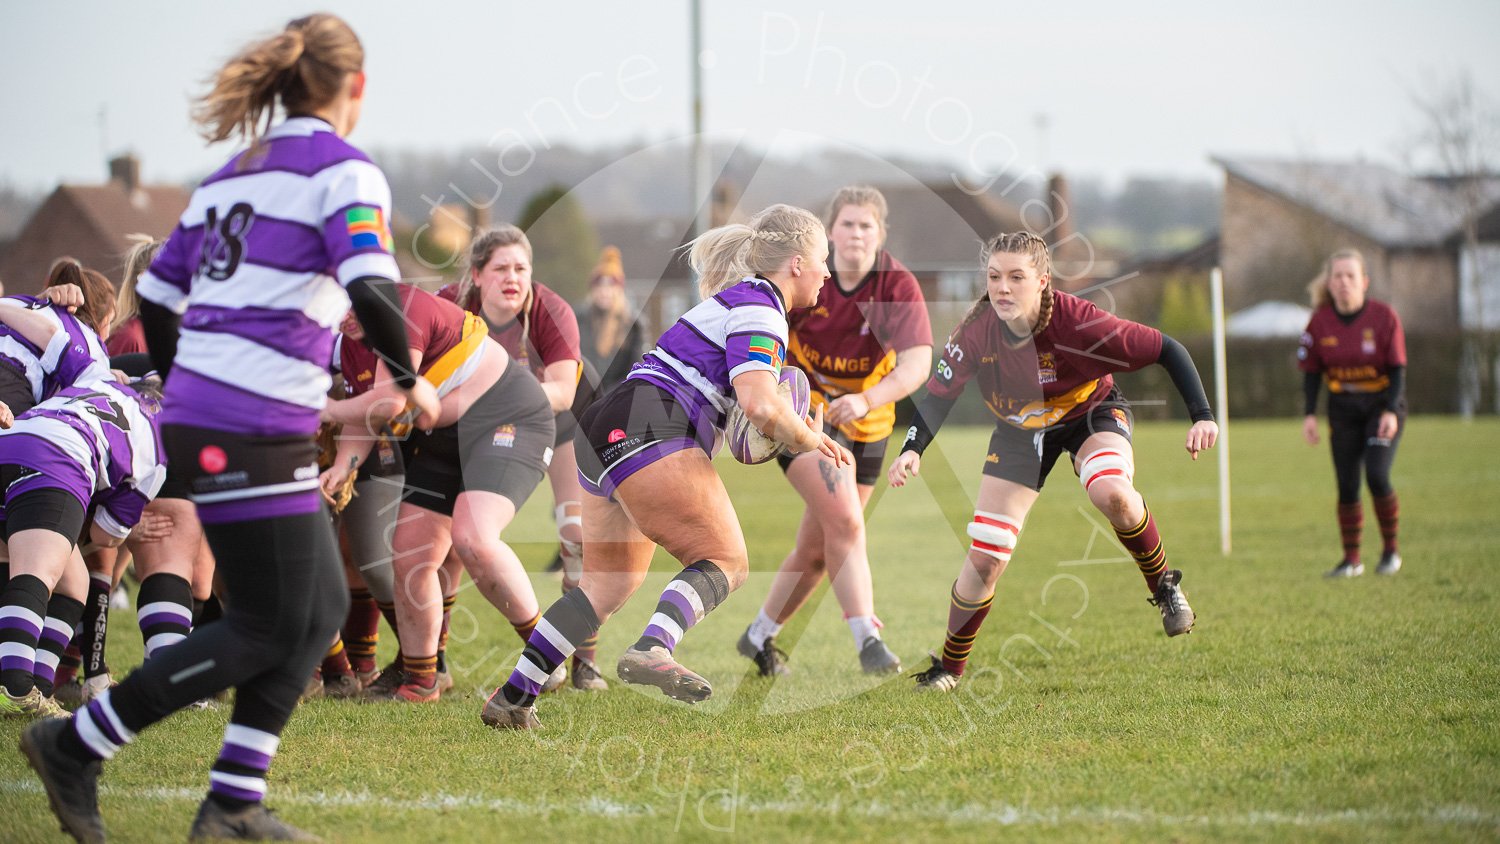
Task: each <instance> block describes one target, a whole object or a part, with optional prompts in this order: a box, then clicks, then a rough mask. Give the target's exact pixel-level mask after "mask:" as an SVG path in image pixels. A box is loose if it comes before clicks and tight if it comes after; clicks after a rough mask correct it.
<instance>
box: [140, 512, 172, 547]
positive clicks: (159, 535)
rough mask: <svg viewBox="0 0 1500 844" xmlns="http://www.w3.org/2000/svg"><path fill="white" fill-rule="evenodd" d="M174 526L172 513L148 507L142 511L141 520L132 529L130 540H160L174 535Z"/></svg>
mask: <svg viewBox="0 0 1500 844" xmlns="http://www.w3.org/2000/svg"><path fill="white" fill-rule="evenodd" d="M174 526H175V524H174V523H173V521H172V517H171V515H169V514H167V513H163V512H160V511H157V510H152V509H150V508H147V509H146V510H144V511H143V512H142V513H141V520H140V521H139V522H137V523H136V525H135V527H134V528H132V529H131V531H130V541H131V542H134V543H143V542H159V541H161V540H163V539H166V538H167V537H169V536H171V535H172V528H173V527H174Z"/></svg>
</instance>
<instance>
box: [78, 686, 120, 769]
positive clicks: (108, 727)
mask: <svg viewBox="0 0 1500 844" xmlns="http://www.w3.org/2000/svg"><path fill="white" fill-rule="evenodd" d="M109 695H110V692H109V691H108V690H106V691H104V692H101V693H100V695H99V696H98V697H96V698H94V699H93V700H91V701H89V703H88V705H87V706H84V707H82V708H81V709H79V710H78V711H77V712H75V713H73V732H74V733H75V734H77V736H78V740H79V741H81V742H82V743H83V746H84V747H85V748H87V749H88V751H89V752H90V753H92V754H94V755H95V756H97V757H99V758H100V759H113V758H114V757H115V752H116V751H118V750H119V749H120V748H121V747H124V746H125V745H127V744H129V743H130V742H131V741H133V740H135V733H133V732H131V731H130V730H127V729H125V725H124V724H122V723H121V722H120V716H119V715H118V714H116V713H115V707H114V705H113V704H111V703H110V700H109Z"/></svg>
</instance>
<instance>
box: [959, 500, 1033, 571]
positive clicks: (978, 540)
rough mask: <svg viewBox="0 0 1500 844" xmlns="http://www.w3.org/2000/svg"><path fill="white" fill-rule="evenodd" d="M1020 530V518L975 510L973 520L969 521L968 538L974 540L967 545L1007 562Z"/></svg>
mask: <svg viewBox="0 0 1500 844" xmlns="http://www.w3.org/2000/svg"><path fill="white" fill-rule="evenodd" d="M1020 532H1021V520H1020V519H1016V518H1012V517H1010V516H1002V515H1000V514H999V513H986V512H985V511H983V510H975V511H974V521H972V522H969V538H970V539H972V540H974V541H973V543H971V544H970V545H969V547H970V548H971V549H972V550H975V551H978V552H979V553H981V554H988V555H990V556H991V557H994V558H995V559H997V560H1000V561H1001V562H1009V561H1010V553H1011V552H1012V551H1014V550H1015V548H1016V537H1017V535H1019V534H1020Z"/></svg>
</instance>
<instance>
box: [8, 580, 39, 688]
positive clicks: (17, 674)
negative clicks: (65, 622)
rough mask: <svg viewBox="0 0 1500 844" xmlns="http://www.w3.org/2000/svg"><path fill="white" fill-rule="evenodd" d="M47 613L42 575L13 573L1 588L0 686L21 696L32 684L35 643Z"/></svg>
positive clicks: (33, 682) (34, 666)
mask: <svg viewBox="0 0 1500 844" xmlns="http://www.w3.org/2000/svg"><path fill="white" fill-rule="evenodd" d="M46 616H47V586H46V584H44V583H42V581H41V578H38V577H36V576H34V575H29V574H22V575H17V576H16V577H12V578H11V579H10V582H8V583H6V584H5V589H4V590H3V591H0V686H4V687H5V691H7V692H8V693H9V694H10V695H11V696H12V697H21V696H23V695H25V694H27V693H28V692H30V691H31V689H32V686H33V685H35V678H34V675H33V673H32V672H34V671H35V670H36V646H37V642H38V641H39V640H40V639H41V637H42V628H43V622H44V620H45V619H46Z"/></svg>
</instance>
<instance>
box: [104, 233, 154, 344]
mask: <svg viewBox="0 0 1500 844" xmlns="http://www.w3.org/2000/svg"><path fill="white" fill-rule="evenodd" d="M128 239H129V240H130V242H131V246H130V251H129V252H126V253H125V275H124V277H123V278H121V279H120V293H119V296H118V297H117V298H116V299H115V318H114V320H112V321H111V323H110V330H109V342H108V343H107V344H105V348H106V349H107V350H108V351H109V354H110V357H114V356H115V355H133V354H139V353H142V352H145V351H146V335H145V333H144V332H143V331H142V330H141V299H140V297H139V296H137V295H136V293H135V283H136V280H137V279H139V278H140V277H141V273H143V272H145V271H146V268H147V267H149V266H151V262H152V261H153V260H155V259H156V253H157V252H158V251H160V250H161V245H162V244H163V243H165V242H166V241H162V240H157V239H155V238H153V237H152V236H151V235H148V234H133V235H130V236H129V237H128Z"/></svg>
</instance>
